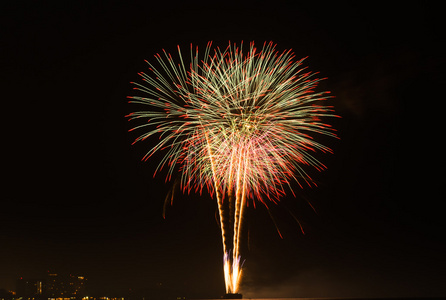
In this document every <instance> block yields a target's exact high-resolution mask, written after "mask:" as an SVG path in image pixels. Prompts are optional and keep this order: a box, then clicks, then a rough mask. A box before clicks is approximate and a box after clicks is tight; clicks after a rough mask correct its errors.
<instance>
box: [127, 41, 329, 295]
mask: <svg viewBox="0 0 446 300" xmlns="http://www.w3.org/2000/svg"><path fill="white" fill-rule="evenodd" d="M244 50H245V49H243V43H242V44H240V45H236V44H231V43H230V44H229V46H228V47H227V48H226V49H224V50H222V49H220V48H218V47H217V48H215V49H213V50H212V45H211V43H208V45H207V47H206V48H205V51H204V53H203V54H201V53H200V52H199V51H198V48H195V49H194V48H193V47H192V46H191V51H190V58H188V60H190V62H189V63H185V59H184V58H183V56H182V53H181V51H180V48H179V47H178V61H176V62H175V61H174V59H173V58H172V56H171V55H170V54H169V53H167V52H165V51H163V55H160V54H157V55H155V59H156V61H157V64H158V65H157V66H155V65H154V64H152V63H150V62H147V64H148V65H149V70H150V73H149V74H146V73H140V74H139V75H140V76H141V77H142V79H143V82H141V83H133V84H134V85H135V89H136V90H139V91H140V92H142V96H130V97H129V98H130V99H131V100H130V102H131V103H139V104H143V105H147V106H148V107H149V109H148V110H145V111H137V112H133V113H131V114H129V115H128V117H129V119H130V120H133V119H141V118H142V119H144V120H146V122H144V123H142V124H140V125H138V126H136V127H134V128H133V129H131V130H135V129H138V130H144V132H143V133H142V134H141V135H140V136H139V137H138V138H137V139H136V140H135V142H138V141H143V140H145V139H147V138H149V137H151V136H153V135H157V136H159V141H158V143H157V144H156V145H155V146H154V147H152V148H151V149H150V150H149V151H148V152H147V153H146V155H145V156H144V158H143V159H144V160H147V159H148V158H149V157H150V156H151V155H153V154H154V153H155V152H157V151H161V150H164V151H165V155H164V156H163V158H162V159H161V161H160V163H159V165H158V168H157V171H158V170H159V169H162V168H163V167H167V169H168V172H167V179H170V177H171V176H172V174H173V172H174V170H175V169H176V168H179V171H180V174H181V181H180V182H181V188H182V190H183V191H184V192H190V191H191V190H193V191H197V192H200V193H201V192H202V190H203V189H204V188H206V189H207V190H208V191H209V193H210V194H211V196H215V198H216V200H217V206H218V211H219V221H220V226H221V232H222V244H223V253H224V263H223V269H224V274H225V284H226V292H227V293H237V292H238V288H239V283H240V278H241V270H242V266H241V256H240V237H241V228H242V216H243V210H244V208H245V207H246V205H247V204H248V201H252V202H253V204H255V202H256V201H259V202H261V203H263V204H265V205H268V203H269V202H271V201H273V202H277V201H278V200H279V199H280V197H282V196H283V195H284V194H285V193H286V190H287V189H288V190H290V191H292V189H291V182H293V181H294V182H298V183H299V184H300V185H301V184H302V183H306V184H307V185H310V186H311V185H314V183H313V181H312V180H311V178H310V176H309V175H308V174H307V173H306V172H305V170H304V168H306V167H307V166H311V167H314V168H316V169H317V170H322V169H324V168H325V166H324V165H323V164H322V163H321V162H319V161H318V160H317V159H316V158H315V157H314V156H313V155H312V154H311V153H312V152H315V151H316V150H320V151H322V152H331V150H330V149H329V148H328V147H326V146H324V145H322V144H320V143H318V142H317V141H315V140H314V138H313V136H314V135H315V134H322V135H328V136H333V137H334V136H335V133H334V129H332V128H331V126H330V125H328V124H325V123H323V122H322V119H323V118H324V117H332V116H334V114H333V108H332V107H330V106H327V105H324V102H323V100H326V99H327V98H329V95H328V94H329V92H315V91H314V89H315V87H316V86H317V85H318V83H319V82H320V81H321V79H318V78H315V76H314V75H315V74H314V73H311V72H309V71H307V70H306V68H303V67H302V62H303V59H301V60H297V61H296V60H295V59H294V54H293V53H292V52H291V51H290V50H289V51H284V52H278V51H276V50H275V45H274V44H272V43H268V44H267V43H265V44H263V47H262V48H261V49H260V50H258V49H257V48H256V47H255V45H254V43H251V44H250V45H249V47H248V49H246V51H244ZM155 173H156V172H155Z"/></svg>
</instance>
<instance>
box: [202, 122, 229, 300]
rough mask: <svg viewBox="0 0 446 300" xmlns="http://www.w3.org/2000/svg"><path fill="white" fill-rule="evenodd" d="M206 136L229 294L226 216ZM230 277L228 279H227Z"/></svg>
mask: <svg viewBox="0 0 446 300" xmlns="http://www.w3.org/2000/svg"><path fill="white" fill-rule="evenodd" d="M204 134H205V137H206V144H207V149H208V155H209V161H210V163H211V170H212V175H213V178H214V180H213V181H214V185H215V197H216V198H217V205H218V212H219V216H220V229H221V239H222V244H223V253H224V254H223V255H224V257H223V270H224V273H225V286H226V292H227V293H228V292H229V289H230V287H229V282H230V280H229V278H230V270H229V268H228V266H227V264H228V262H227V260H226V259H225V256H226V252H227V251H226V238H225V237H226V232H225V227H224V216H223V203H222V196H221V194H220V187H219V181H218V180H217V178H216V177H215V165H214V158H213V155H212V150H211V144H210V142H209V136H208V133H207V131H206V130H204ZM227 277H228V279H226V278H227Z"/></svg>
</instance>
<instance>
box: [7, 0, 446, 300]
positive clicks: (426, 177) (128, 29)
mask: <svg viewBox="0 0 446 300" xmlns="http://www.w3.org/2000/svg"><path fill="white" fill-rule="evenodd" d="M214 2H215V3H214ZM297 2H298V1H271V2H269V1H268V2H267V1H265V2H263V1H252V2H249V3H237V4H236V2H234V3H231V2H219V1H209V2H187V1H183V3H182V4H180V5H179V4H176V3H172V2H169V1H160V2H159V3H156V4H154V3H151V1H140V2H132V1H122V2H119V1H39V2H37V1H9V2H8V3H3V4H2V5H1V6H2V7H1V8H0V15H1V18H0V22H1V23H0V37H1V39H0V44H1V46H0V54H1V55H0V70H1V72H0V76H1V78H0V84H1V95H2V96H1V99H2V100H1V101H2V119H1V121H2V141H3V143H2V168H1V169H2V173H3V176H2V178H3V179H2V189H1V202H0V288H5V289H10V290H15V280H16V279H17V278H19V277H21V276H23V277H26V278H39V277H42V276H44V274H46V272H47V271H51V272H57V273H66V274H81V275H84V276H86V277H87V278H88V284H89V290H90V291H91V293H96V294H97V295H115V294H120V293H121V294H123V293H125V292H128V291H129V289H132V290H143V289H150V288H153V287H155V286H157V285H158V286H159V284H160V283H161V284H162V285H163V287H165V289H169V290H175V291H178V293H181V294H184V295H187V296H189V297H219V296H220V295H222V294H223V293H224V282H223V274H222V250H221V237H220V232H219V225H218V224H217V222H216V219H215V213H216V202H215V200H212V199H211V198H210V196H209V195H208V194H207V193H204V194H203V195H201V196H200V195H197V194H190V195H181V193H177V194H176V196H175V199H174V203H173V206H169V207H168V208H167V217H166V219H163V217H162V211H163V204H164V198H165V196H166V195H167V193H168V192H169V190H171V189H172V188H173V186H174V180H172V181H171V182H167V183H165V180H164V175H165V173H163V174H161V175H160V176H157V177H155V178H153V173H154V170H155V167H156V165H157V161H153V160H152V161H149V162H147V163H145V162H141V157H142V156H143V154H144V153H145V151H147V150H148V148H149V147H150V145H151V143H150V142H147V143H140V144H137V145H134V146H131V142H132V141H133V139H134V138H136V137H137V134H136V133H134V132H130V133H129V132H128V129H130V128H131V127H132V124H131V123H129V122H128V121H127V120H126V119H125V117H124V116H125V115H126V114H128V113H129V112H130V111H132V109H134V107H132V105H131V104H128V103H127V99H126V96H128V95H131V94H132V93H133V91H132V86H131V84H130V81H135V80H138V76H137V73H138V72H140V71H146V70H147V66H146V64H145V63H144V59H148V60H153V55H154V54H155V53H157V52H160V51H162V49H163V48H164V49H166V50H167V51H169V52H174V51H175V49H176V46H177V45H178V44H179V45H180V46H182V47H183V48H184V49H188V47H189V45H190V43H193V44H194V45H198V46H200V47H201V48H204V47H205V46H206V43H207V41H209V40H212V41H213V42H214V44H216V45H220V46H222V47H225V46H226V45H227V43H228V41H229V40H230V41H232V42H237V43H238V42H240V41H242V40H243V41H244V42H245V43H247V42H249V41H255V42H256V43H258V44H263V42H264V41H273V42H274V43H277V49H278V50H280V51H282V50H285V49H290V48H291V49H293V51H294V53H295V54H296V58H301V57H306V56H308V59H307V60H306V62H305V64H306V65H307V66H308V67H309V69H310V70H312V71H319V72H320V76H321V77H328V79H327V80H326V81H324V82H323V83H322V84H321V90H322V89H328V90H331V91H332V93H333V95H335V96H336V98H334V99H332V100H330V101H331V104H333V105H334V106H335V109H336V112H337V114H339V115H340V116H341V117H342V118H341V119H332V120H327V122H330V123H331V124H333V125H334V126H335V127H336V128H337V129H338V130H339V137H340V139H339V140H336V139H330V138H323V139H322V140H323V142H324V143H325V144H327V145H328V146H330V147H331V148H332V149H333V150H334V154H333V155H318V156H317V157H318V158H319V159H321V160H322V161H323V162H324V163H325V164H326V165H327V167H328V170H327V171H325V172H322V173H318V172H314V173H311V174H313V175H314V179H315V181H317V182H318V185H319V187H318V188H304V189H303V190H300V189H298V188H297V189H296V198H294V197H292V196H287V197H285V199H283V201H282V203H281V204H280V205H273V206H272V207H271V211H270V213H271V215H272V216H273V218H274V219H275V220H276V221H277V223H278V224H277V225H278V227H279V229H280V231H281V233H282V235H283V239H281V238H280V237H279V235H278V234H277V231H276V228H275V226H274V223H273V221H272V219H271V217H270V214H269V212H268V211H267V210H266V209H265V208H264V207H262V206H261V205H259V206H257V208H256V209H254V208H252V207H250V208H249V209H248V210H247V214H246V219H245V223H244V224H245V225H244V226H245V228H246V232H245V235H244V238H245V242H244V245H243V248H242V251H243V252H242V255H243V257H244V258H245V259H246V262H245V265H244V266H245V273H244V274H245V277H244V279H243V283H242V288H241V292H242V293H244V294H245V296H250V297H349V296H356V297H389V296H446V285H445V284H444V283H445V282H446V258H445V257H444V254H445V253H446V234H445V232H446V231H445V230H446V221H445V217H444V209H443V208H444V205H443V202H444V199H446V197H445V193H444V179H445V176H444V167H445V159H444V157H445V156H444V140H443V137H444V130H443V128H444V125H443V124H444V123H443V121H442V119H443V118H444V116H443V109H444V78H441V80H440V74H441V75H443V73H444V72H443V71H444V67H445V59H444V53H445V52H444V50H445V49H444V47H443V43H444V33H443V31H442V29H441V28H442V25H443V24H442V22H441V20H442V18H443V16H442V14H440V11H442V10H443V9H442V8H440V7H436V6H435V5H434V4H426V3H424V1H423V2H421V1H420V2H410V4H409V2H407V3H406V2H404V3H403V2H401V4H400V6H395V7H389V6H387V5H386V2H382V3H376V2H369V3H368V4H364V3H363V2H352V3H351V4H347V3H339V2H338V1H334V2H333V3H332V4H330V5H328V6H325V4H323V3H319V2H317V3H316V2H315V3H313V4H311V3H304V4H298V3H297ZM358 3H362V4H358ZM436 3H437V5H438V6H439V5H440V3H439V2H436ZM309 203H310V204H311V205H312V206H313V207H314V210H313V209H312V208H311V206H310V204H309ZM290 212H292V213H293V214H294V215H296V216H297V217H298V219H299V221H300V223H301V224H302V226H303V229H304V232H305V234H303V233H302V231H301V230H300V227H299V225H298V223H297V222H296V221H295V220H294V219H293V217H292V216H291V214H290Z"/></svg>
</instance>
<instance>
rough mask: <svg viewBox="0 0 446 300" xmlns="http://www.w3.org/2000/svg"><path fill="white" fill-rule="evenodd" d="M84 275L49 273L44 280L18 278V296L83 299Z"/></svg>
mask: <svg viewBox="0 0 446 300" xmlns="http://www.w3.org/2000/svg"><path fill="white" fill-rule="evenodd" d="M86 281H87V279H86V278H85V277H84V276H74V275H71V274H70V275H59V274H56V273H49V272H48V274H47V276H46V278H45V279H44V280H40V279H24V278H20V279H18V280H17V289H16V291H17V297H22V299H23V300H39V299H42V300H81V299H82V298H83V297H84V296H85V285H86Z"/></svg>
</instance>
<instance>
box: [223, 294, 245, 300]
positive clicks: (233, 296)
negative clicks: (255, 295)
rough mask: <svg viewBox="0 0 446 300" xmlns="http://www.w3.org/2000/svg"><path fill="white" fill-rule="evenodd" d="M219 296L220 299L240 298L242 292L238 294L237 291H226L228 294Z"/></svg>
mask: <svg viewBox="0 0 446 300" xmlns="http://www.w3.org/2000/svg"><path fill="white" fill-rule="evenodd" d="M221 298H222V299H242V298H243V296H242V294H238V293H235V294H232V293H228V294H224V295H223V296H222V297H221Z"/></svg>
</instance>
